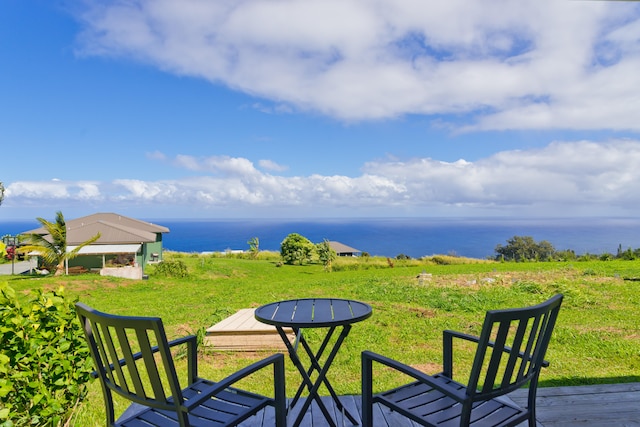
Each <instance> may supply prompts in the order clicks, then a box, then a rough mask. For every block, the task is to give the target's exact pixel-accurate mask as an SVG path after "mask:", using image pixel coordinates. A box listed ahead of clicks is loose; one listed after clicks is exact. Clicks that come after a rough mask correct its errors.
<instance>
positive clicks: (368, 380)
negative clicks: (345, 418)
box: [362, 353, 373, 427]
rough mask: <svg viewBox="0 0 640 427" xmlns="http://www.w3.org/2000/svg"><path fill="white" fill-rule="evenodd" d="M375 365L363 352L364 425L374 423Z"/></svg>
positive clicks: (369, 426) (369, 425)
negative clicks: (373, 365)
mask: <svg viewBox="0 0 640 427" xmlns="http://www.w3.org/2000/svg"><path fill="white" fill-rule="evenodd" d="M372 377H373V367H372V360H371V359H369V358H367V357H366V355H365V354H364V353H362V427H372V425H373V403H372V400H373V378H372Z"/></svg>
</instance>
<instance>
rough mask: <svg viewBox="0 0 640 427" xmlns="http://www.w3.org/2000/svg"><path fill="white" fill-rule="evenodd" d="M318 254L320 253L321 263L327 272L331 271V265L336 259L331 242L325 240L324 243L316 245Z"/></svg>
mask: <svg viewBox="0 0 640 427" xmlns="http://www.w3.org/2000/svg"><path fill="white" fill-rule="evenodd" d="M316 252H317V253H318V258H319V259H320V262H321V263H322V265H323V266H324V269H325V271H329V272H330V271H331V263H332V262H333V261H334V260H335V259H336V256H337V254H336V251H334V250H333V249H331V245H329V241H328V240H327V239H324V240H323V241H322V243H318V244H317V245H316Z"/></svg>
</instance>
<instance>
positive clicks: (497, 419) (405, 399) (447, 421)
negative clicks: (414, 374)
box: [373, 375, 527, 427]
mask: <svg viewBox="0 0 640 427" xmlns="http://www.w3.org/2000/svg"><path fill="white" fill-rule="evenodd" d="M432 378H433V379H435V380H437V381H438V382H441V383H442V384H443V385H446V386H447V387H449V388H454V389H456V390H462V389H464V388H465V386H463V385H462V384H460V383H457V382H455V381H453V380H451V379H449V378H447V377H445V376H443V375H434V376H433V377H432ZM373 400H374V402H380V403H383V404H384V405H386V406H388V407H391V408H393V409H395V410H397V411H398V412H399V413H401V414H403V415H404V416H406V417H409V418H415V417H417V418H420V419H421V421H422V422H423V423H426V425H434V426H438V427H449V426H451V427H453V426H456V427H457V426H459V425H460V416H461V412H462V405H461V404H460V403H458V402H456V401H455V400H454V399H452V398H451V397H449V396H447V395H445V394H444V393H442V392H441V391H439V390H436V389H434V388H433V387H431V386H429V385H427V384H425V383H422V382H419V381H415V382H412V383H409V384H406V385H403V386H401V387H398V388H395V389H393V390H389V391H386V392H384V393H380V394H377V395H374V399H373ZM473 408H474V409H473V411H472V412H471V414H472V415H471V424H470V425H471V426H474V425H482V426H496V427H497V426H506V425H513V423H514V421H518V422H520V421H522V420H525V419H526V418H527V411H526V410H524V409H521V408H519V407H518V406H516V405H515V404H511V403H509V402H507V401H506V400H505V399H501V398H497V399H492V400H488V401H484V402H476V403H474V404H473ZM416 421H417V420H416Z"/></svg>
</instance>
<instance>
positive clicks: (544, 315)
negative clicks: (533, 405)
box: [467, 294, 563, 400]
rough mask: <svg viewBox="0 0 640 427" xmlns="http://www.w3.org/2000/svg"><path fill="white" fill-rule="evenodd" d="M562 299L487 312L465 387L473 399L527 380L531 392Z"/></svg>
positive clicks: (478, 398)
mask: <svg viewBox="0 0 640 427" xmlns="http://www.w3.org/2000/svg"><path fill="white" fill-rule="evenodd" d="M562 298H563V296H562V295H561V294H558V295H555V296H554V297H552V298H550V299H549V300H547V301H545V302H543V303H542V304H539V305H536V306H532V307H525V308H516V309H507V310H491V311H488V312H487V314H486V316H485V319H484V324H483V326H482V331H481V333H480V336H479V343H478V347H477V350H476V354H475V358H474V361H473V365H472V368H471V373H470V375H469V383H468V386H467V394H468V395H470V396H472V399H473V400H484V399H489V398H493V397H497V396H500V395H503V394H506V393H509V392H511V391H513V390H515V389H517V388H520V387H521V386H523V385H524V384H526V383H527V382H529V381H532V384H531V385H530V386H532V387H533V390H534V392H535V388H536V387H537V381H538V376H539V374H540V369H541V368H542V366H543V364H545V363H546V362H545V360H544V357H545V353H546V351H547V347H548V345H549V340H550V338H551V333H552V332H553V328H554V326H555V323H556V319H557V317H558V311H559V310H560V305H561V303H562Z"/></svg>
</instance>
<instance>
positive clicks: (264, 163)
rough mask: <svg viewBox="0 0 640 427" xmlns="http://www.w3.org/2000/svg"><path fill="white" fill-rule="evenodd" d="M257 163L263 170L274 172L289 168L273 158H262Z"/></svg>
mask: <svg viewBox="0 0 640 427" xmlns="http://www.w3.org/2000/svg"><path fill="white" fill-rule="evenodd" d="M258 165H259V166H260V167H261V168H262V169H265V170H268V171H274V172H284V171H286V170H287V169H289V168H288V167H287V166H283V165H280V164H278V163H276V162H274V161H273V160H268V159H263V160H260V161H259V162H258Z"/></svg>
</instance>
